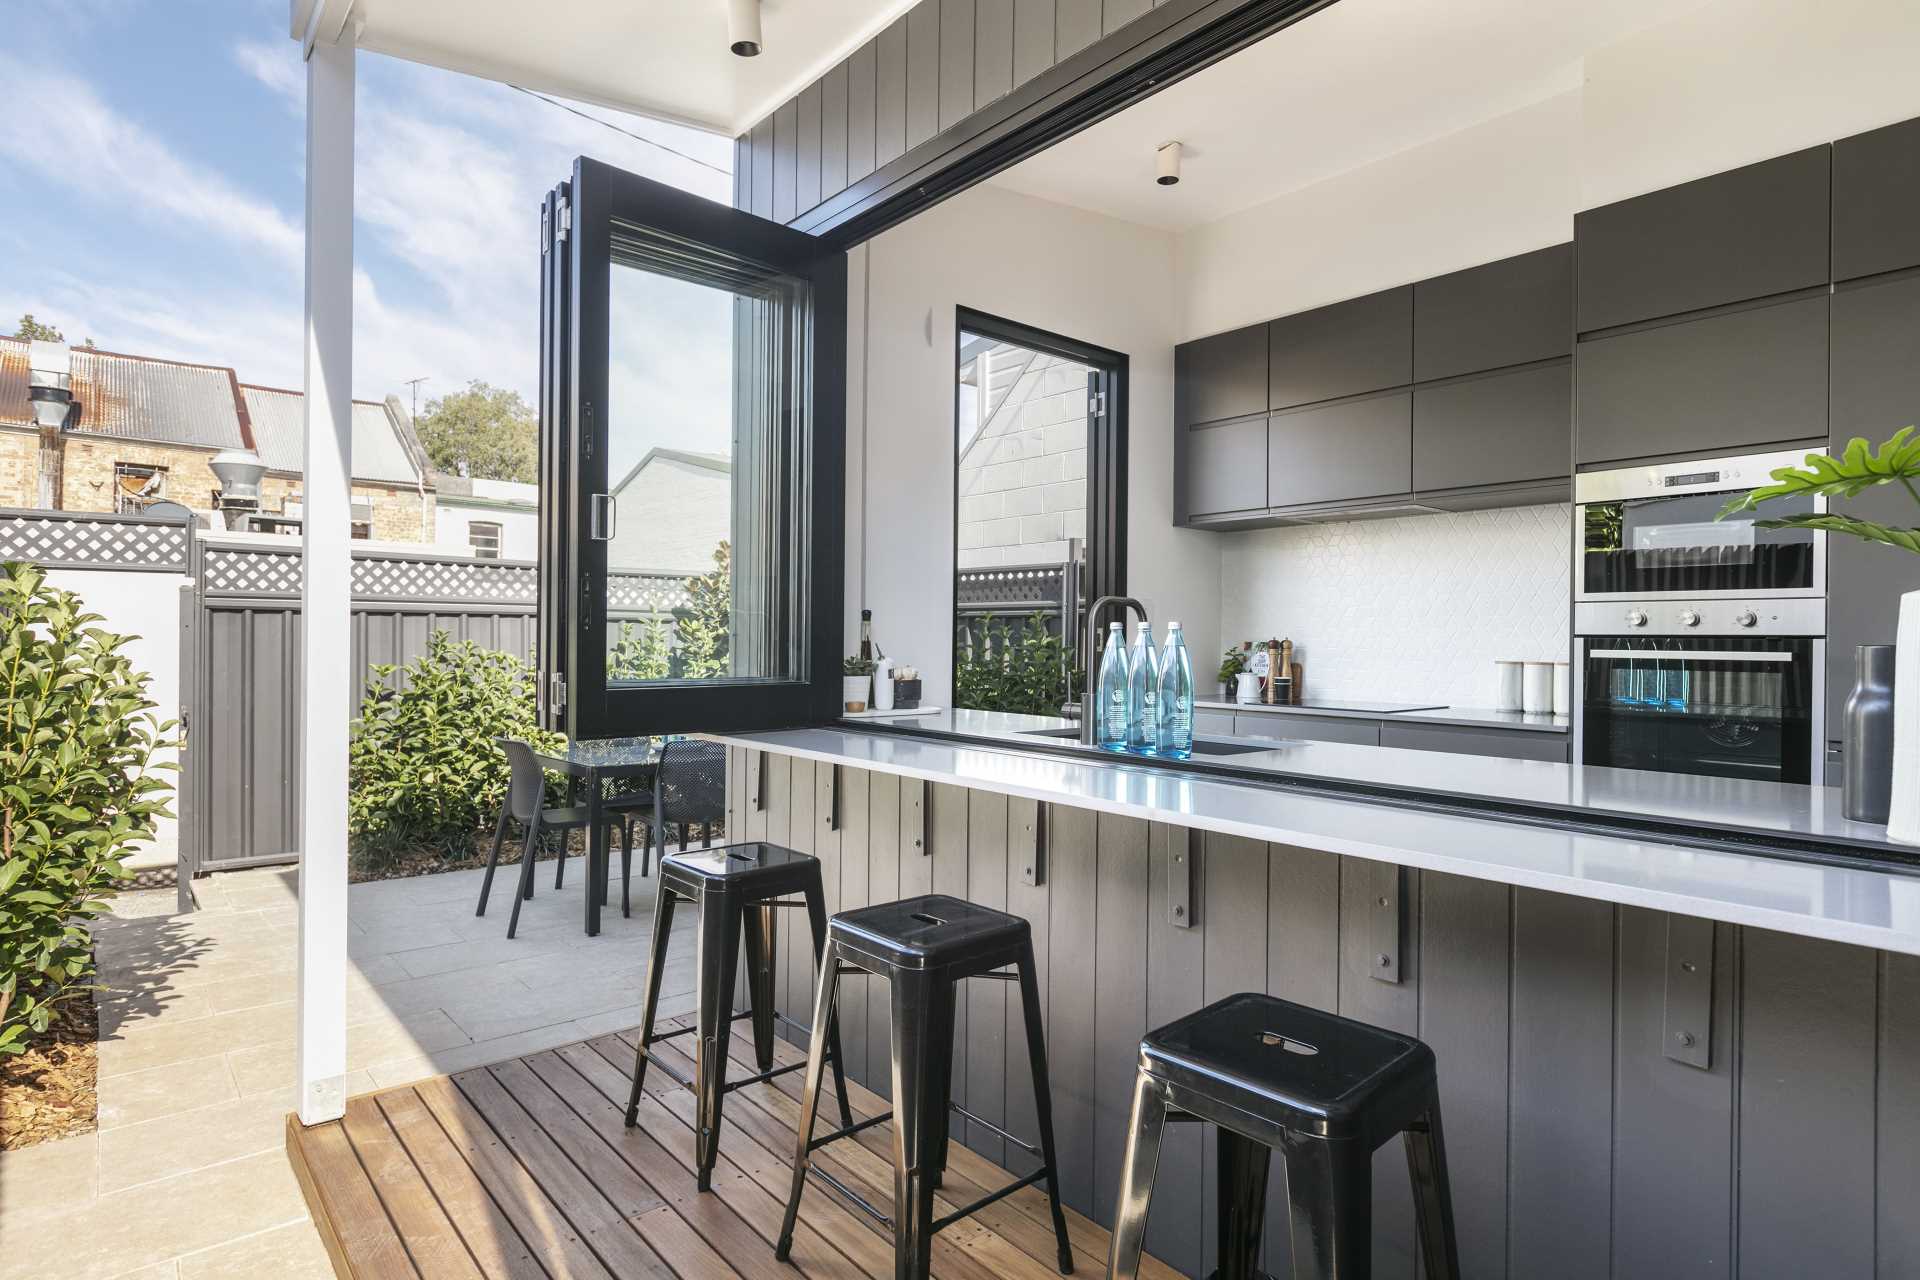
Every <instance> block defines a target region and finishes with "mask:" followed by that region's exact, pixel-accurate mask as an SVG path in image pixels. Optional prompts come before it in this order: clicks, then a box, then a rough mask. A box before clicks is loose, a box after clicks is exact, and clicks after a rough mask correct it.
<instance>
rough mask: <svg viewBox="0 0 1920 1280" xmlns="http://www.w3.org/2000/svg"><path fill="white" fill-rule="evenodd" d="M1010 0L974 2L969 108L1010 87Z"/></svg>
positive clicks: (1011, 66) (1011, 2)
mask: <svg viewBox="0 0 1920 1280" xmlns="http://www.w3.org/2000/svg"><path fill="white" fill-rule="evenodd" d="M1013 5H1014V0H974V16H973V105H974V107H975V108H976V109H978V108H980V107H984V106H986V105H987V104H988V103H989V102H992V101H993V100H994V99H995V98H998V97H999V96H1001V95H1002V94H1004V93H1006V92H1007V91H1008V90H1009V89H1011V88H1013Z"/></svg>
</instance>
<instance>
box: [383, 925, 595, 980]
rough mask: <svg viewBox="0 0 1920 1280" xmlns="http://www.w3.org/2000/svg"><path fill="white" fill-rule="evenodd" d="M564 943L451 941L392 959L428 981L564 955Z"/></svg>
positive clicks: (551, 937) (535, 939)
mask: <svg viewBox="0 0 1920 1280" xmlns="http://www.w3.org/2000/svg"><path fill="white" fill-rule="evenodd" d="M566 941H567V940H566V939H564V938H562V937H557V936H554V935H546V936H538V937H527V938H506V937H500V938H491V939H475V940H472V941H468V940H465V939H458V938H456V939H454V940H453V941H452V942H450V943H447V944H445V945H442V946H435V947H426V948H423V949H421V950H418V951H403V952H401V953H400V954H399V955H398V956H396V957H395V958H396V959H397V960H399V961H400V964H401V967H402V968H404V969H405V970H406V971H407V972H408V973H409V974H411V975H412V976H413V977H416V978H430V977H432V976H433V975H434V974H436V973H452V972H454V971H455V970H459V969H486V968H491V967H492V966H494V965H496V964H499V963H501V962H502V961H506V960H517V959H520V958H522V957H524V956H528V955H535V954H543V953H549V952H555V951H564V950H566V949H567V947H566Z"/></svg>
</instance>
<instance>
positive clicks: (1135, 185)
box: [992, 0, 1703, 231]
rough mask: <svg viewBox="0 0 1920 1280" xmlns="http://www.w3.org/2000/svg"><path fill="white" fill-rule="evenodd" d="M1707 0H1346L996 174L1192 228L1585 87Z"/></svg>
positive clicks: (1131, 217) (1043, 193)
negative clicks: (1588, 77)
mask: <svg viewBox="0 0 1920 1280" xmlns="http://www.w3.org/2000/svg"><path fill="white" fill-rule="evenodd" d="M1702 2H1703V0H1605V3H1599V4H1596V3H1593V2H1592V0H1448V2H1446V3H1440V2H1438V0H1339V3H1337V4H1334V5H1332V6H1331V7H1329V8H1327V9H1323V10H1321V11H1320V12H1319V13H1316V14H1314V15H1313V16H1311V17H1309V18H1306V19H1304V20H1303V21H1301V22H1298V23H1296V24H1294V25H1293V26H1291V27H1287V28H1285V29H1283V30H1281V31H1279V32H1277V33H1275V34H1274V35H1272V36H1269V37H1268V38H1267V39H1265V40H1262V41H1261V42H1260V43H1259V44H1256V45H1254V46H1252V47H1251V48H1248V49H1245V50H1242V51H1241V52H1240V53H1237V54H1235V55H1234V56H1233V57H1231V58H1228V59H1226V60H1225V61H1223V62H1219V63H1216V64H1215V65H1213V66H1212V67H1209V68H1208V69H1207V70H1205V71H1202V72H1200V73H1199V74H1197V75H1194V76H1190V77H1188V78H1187V79H1186V80H1183V81H1181V82H1180V83H1178V84H1175V85H1172V86H1170V87H1168V88H1166V89H1163V90H1161V91H1160V92H1159V93H1157V94H1155V95H1154V96H1153V97H1151V98H1148V99H1146V100H1145V101H1143V102H1140V103H1138V104H1136V105H1134V106H1132V107H1129V108H1128V109H1127V110H1125V111H1123V112H1121V113H1120V114H1119V115H1117V116H1113V117H1111V118H1109V119H1107V120H1104V121H1102V122H1101V123H1099V124H1097V125H1094V126H1093V127H1092V128H1090V129H1086V130H1083V131H1082V132H1080V133H1078V134H1076V135H1074V136H1073V137H1071V138H1068V139H1067V140H1065V141H1064V142H1060V143H1056V144H1055V145H1054V146H1052V147H1051V148H1049V149H1048V150H1046V151H1044V152H1041V153H1040V154H1039V155H1037V156H1034V157H1032V158H1031V159H1029V160H1026V161H1023V162H1022V163H1021V164H1019V165H1016V166H1015V167H1013V168H1012V169H1009V170H1007V171H1006V172H1004V173H1002V174H999V175H998V176H996V177H995V178H994V179H992V181H993V182H995V183H997V184H998V185H1000V186H1003V187H1009V188H1011V189H1013V190H1015V191H1021V192H1025V193H1026V194H1028V195H1032V196H1038V197H1040V198H1042V199H1045V200H1052V201H1055V202H1058V203H1060V204H1069V205H1075V206H1077V207H1079V208H1083V209H1090V210H1093V211H1094V212H1097V213H1104V214H1108V215H1111V216H1113V217H1117V218H1124V219H1126V220H1127V221H1129V222H1136V223H1141V224H1144V225H1146V226H1153V227H1161V228H1164V229H1166V230H1169V231H1184V230H1187V229H1188V228H1191V227H1197V226H1201V225H1203V224H1205V223H1209V222H1213V221H1215V220H1216V219H1219V218H1223V217H1226V216H1227V215H1228V214H1231V213H1237V212H1239V211H1240V210H1242V209H1246V208H1249V207H1251V206H1253V205H1256V204H1261V203H1263V202H1265V201H1268V200H1271V199H1273V198H1275V197H1276V196H1280V195H1284V194H1285V193H1287V192H1289V191H1294V190H1298V189H1299V188H1301V187H1305V186H1309V185H1311V184H1313V183H1316V182H1321V181H1324V180H1326V179H1327V178H1330V177H1333V176H1334V175H1336V174H1339V173H1343V172H1345V171H1347V170H1350V169H1356V168H1359V167H1361V166H1363V165H1367V164H1371V163H1373V162H1374V161H1377V160H1381V159H1384V158H1386V157H1387V156H1390V155H1393V154H1395V153H1397V152H1400V151H1404V150H1407V149H1408V148H1410V147H1416V146H1419V145H1421V144H1423V143H1426V142H1430V141H1433V140H1434V139H1436V138H1441V137H1444V136H1446V135H1447V134H1450V133H1454V132H1457V131H1458V130H1461V129H1464V128H1467V127H1469V126H1472V125H1475V124H1478V123H1481V122H1483V121H1486V120H1490V119H1493V118H1494V117H1496V116H1500V115H1504V114H1506V113H1507V112H1510V111H1513V110H1516V109H1518V108H1520V107H1523V106H1526V105H1528V104H1529V103H1532V102H1537V101H1539V100H1540V99H1542V98H1545V97H1549V96H1551V95H1554V94H1558V93H1564V92H1567V91H1569V90H1572V89H1575V88H1578V87H1579V85H1580V77H1581V59H1582V58H1583V57H1584V56H1585V55H1586V53H1587V52H1588V51H1590V50H1594V49H1598V48H1601V47H1603V46H1605V45H1607V44H1610V43H1612V42H1614V41H1616V40H1619V39H1621V38H1622V37H1624V36H1626V35H1629V34H1631V33H1632V32H1634V31H1637V30H1640V29H1642V28H1645V27H1648V26H1652V25H1655V24H1657V23H1660V22H1664V21H1666V20H1667V19H1669V18H1671V17H1673V16H1675V15H1676V14H1679V13H1683V12H1685V11H1686V10H1688V9H1693V8H1697V7H1698V6H1699V5H1700V4H1701V3H1702ZM1170 141H1178V142H1180V143H1181V144H1183V150H1184V152H1185V156H1184V161H1183V164H1182V170H1181V172H1182V177H1181V181H1180V183H1179V185H1177V186H1172V187H1161V186H1157V185H1155V183H1154V181H1153V176H1154V151H1155V149H1156V148H1158V147H1159V146H1160V145H1161V144H1163V143H1166V142H1170Z"/></svg>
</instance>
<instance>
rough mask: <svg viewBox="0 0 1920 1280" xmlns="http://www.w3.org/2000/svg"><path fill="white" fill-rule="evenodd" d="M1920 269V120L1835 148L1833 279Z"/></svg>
mask: <svg viewBox="0 0 1920 1280" xmlns="http://www.w3.org/2000/svg"><path fill="white" fill-rule="evenodd" d="M1915 264H1920V120H1908V121H1906V122H1904V123H1902V124H1891V125H1888V126H1887V127H1886V128H1884V129H1875V130H1874V131H1873V132H1872V133H1863V134H1860V135H1858V136H1856V137H1852V138H1842V139H1841V140H1840V141H1838V142H1836V143H1834V144H1833V278H1834V279H1835V280H1852V279H1854V278H1856V277H1858V276H1867V275H1873V274H1875V273H1877V272H1881V271H1897V270H1899V269H1900V268H1901V267H1911V266H1914V265H1915Z"/></svg>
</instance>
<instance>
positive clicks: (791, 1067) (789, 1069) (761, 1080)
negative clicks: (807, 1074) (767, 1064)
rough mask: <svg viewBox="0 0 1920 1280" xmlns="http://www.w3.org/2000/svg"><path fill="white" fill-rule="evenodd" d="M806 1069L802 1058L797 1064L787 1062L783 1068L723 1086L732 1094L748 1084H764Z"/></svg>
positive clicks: (805, 1062)
mask: <svg viewBox="0 0 1920 1280" xmlns="http://www.w3.org/2000/svg"><path fill="white" fill-rule="evenodd" d="M806 1069H807V1060H806V1059H805V1058H802V1059H801V1060H800V1061H798V1062H789V1063H788V1064H787V1065H786V1066H784V1067H774V1068H772V1069H771V1070H768V1071H759V1072H755V1073H754V1074H753V1075H750V1076H742V1077H741V1078H740V1079H738V1080H729V1081H727V1083H726V1085H725V1089H726V1091H727V1092H728V1093H732V1092H733V1091H734V1090H735V1089H744V1088H746V1087H747V1086H748V1085H750V1084H765V1083H766V1082H767V1081H769V1080H773V1079H776V1078H778V1077H780V1076H786V1075H792V1074H793V1073H794V1072H796V1071H805V1070H806Z"/></svg>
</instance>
